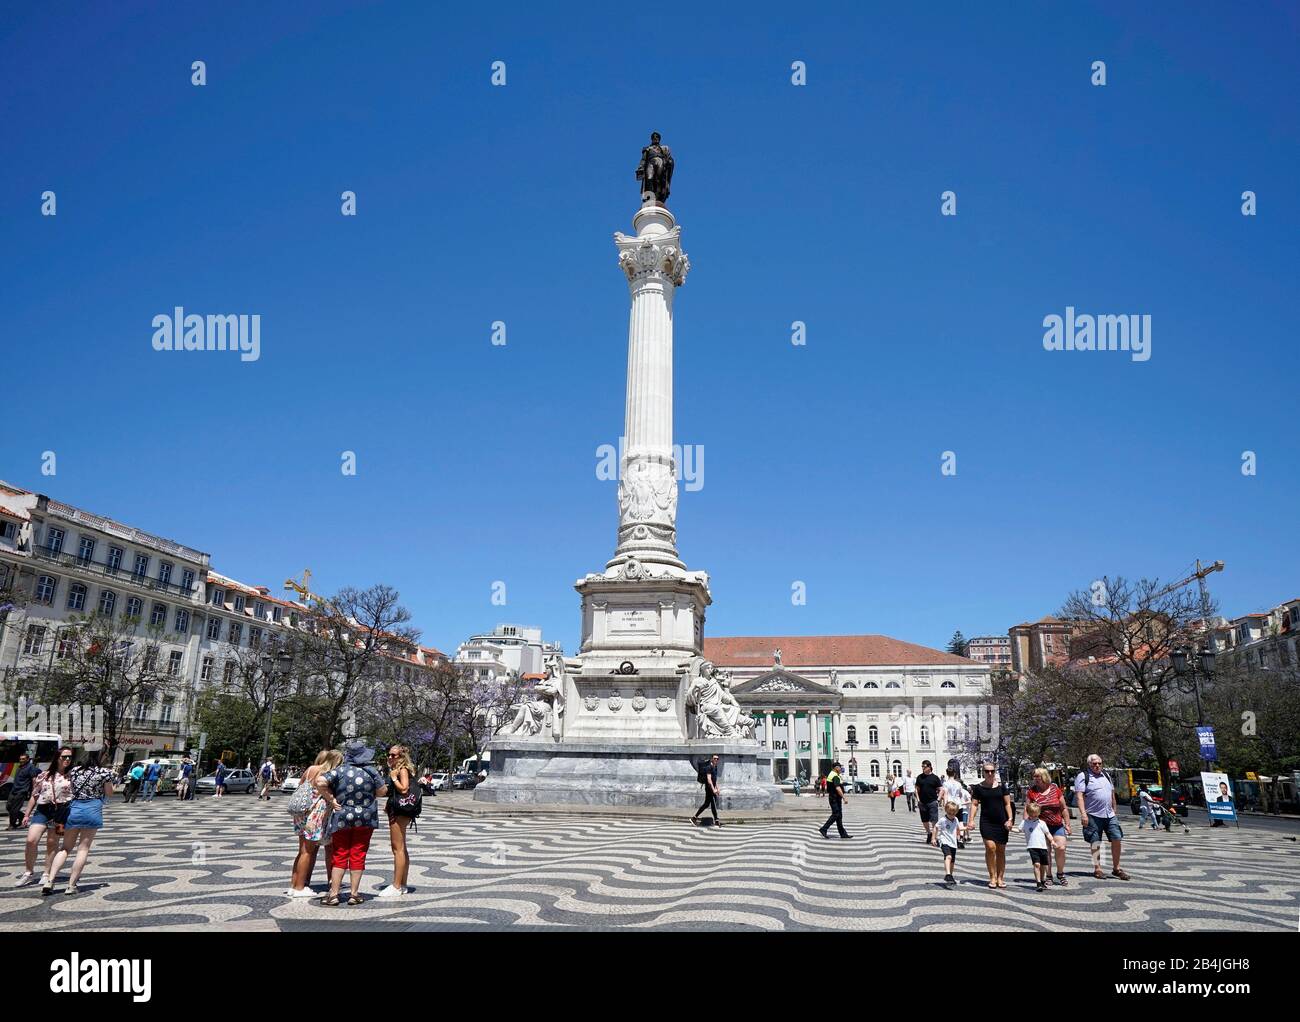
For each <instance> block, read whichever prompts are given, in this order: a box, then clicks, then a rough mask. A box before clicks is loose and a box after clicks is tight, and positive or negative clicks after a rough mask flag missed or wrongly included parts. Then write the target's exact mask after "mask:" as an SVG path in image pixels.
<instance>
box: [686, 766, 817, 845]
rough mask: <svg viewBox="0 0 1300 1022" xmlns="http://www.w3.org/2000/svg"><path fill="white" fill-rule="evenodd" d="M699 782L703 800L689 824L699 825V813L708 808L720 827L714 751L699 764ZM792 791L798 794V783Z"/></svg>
mask: <svg viewBox="0 0 1300 1022" xmlns="http://www.w3.org/2000/svg"><path fill="white" fill-rule="evenodd" d="M696 776H697V779H698V780H699V782H700V783H701V784H703V785H704V801H703V802H701V803H700V808H699V809H697V810H695V815H694V816H692V817H691V826H693V827H698V826H699V825H700V813H702V812H704V810H706V809H708V810H709V811H710V812H712V813H713V825H714V826H715V827H721V826H722V821H721V820H719V819H718V754H717V753H716V752H715V753H714V754H713V756H712V757H711V758H710V759H709V761H708V762H707V763H704V764H702V765H701V766H700V769H699V772H698V774H697V775H696ZM794 793H795V794H796V795H798V794H799V788H798V785H796V786H795V790H794Z"/></svg>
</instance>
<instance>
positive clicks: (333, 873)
mask: <svg viewBox="0 0 1300 1022" xmlns="http://www.w3.org/2000/svg"><path fill="white" fill-rule="evenodd" d="M374 758H375V750H374V749H373V748H372V747H371V746H369V745H367V744H366V743H365V742H362V741H351V742H348V744H347V745H345V746H344V747H343V762H342V763H340V764H339V765H338V766H337V767H335V768H334V769H333V770H328V771H326V772H325V773H323V774H321V775H320V776H319V777H317V778H316V782H315V783H316V790H317V791H318V792H320V793H321V795H322V796H323V797H324V798H325V799H326V801H328V802H329V805H330V809H331V810H333V813H334V815H333V817H332V818H331V820H330V835H331V837H330V889H329V893H328V894H327V895H325V897H323V898H321V904H322V905H337V904H338V903H339V888H340V887H342V886H343V874H344V873H345V872H347V873H350V874H351V880H350V881H349V884H350V887H349V890H350V897H349V898H348V904H349V905H360V904H361V874H362V873H363V872H364V871H365V868H366V850H367V849H368V848H369V847H370V838H371V836H372V835H373V834H374V833H375V828H376V827H378V826H379V806H378V803H377V802H376V801H375V800H376V799H379V798H383V797H384V796H385V795H387V794H388V786H387V784H386V783H385V781H384V778H383V776H382V775H381V774H380V773H379V771H378V770H376V769H375V768H374V767H373V766H372V765H371V764H372V762H373V761H374Z"/></svg>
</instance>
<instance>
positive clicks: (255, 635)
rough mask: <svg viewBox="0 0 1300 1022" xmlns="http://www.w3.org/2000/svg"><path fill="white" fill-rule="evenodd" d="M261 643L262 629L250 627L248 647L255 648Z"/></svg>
mask: <svg viewBox="0 0 1300 1022" xmlns="http://www.w3.org/2000/svg"><path fill="white" fill-rule="evenodd" d="M261 645H262V629H260V628H250V629H249V630H248V646H249V648H250V649H257V648H259V647H260V646H261Z"/></svg>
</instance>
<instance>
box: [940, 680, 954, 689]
mask: <svg viewBox="0 0 1300 1022" xmlns="http://www.w3.org/2000/svg"><path fill="white" fill-rule="evenodd" d="M939 687H940V688H956V687H957V686H956V685H954V684H953V683H952V682H951V681H945V682H944V683H943V684H942V685H940V686H939Z"/></svg>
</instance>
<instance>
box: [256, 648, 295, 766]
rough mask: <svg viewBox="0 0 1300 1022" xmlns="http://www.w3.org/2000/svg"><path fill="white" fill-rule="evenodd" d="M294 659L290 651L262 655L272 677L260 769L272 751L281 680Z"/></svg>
mask: <svg viewBox="0 0 1300 1022" xmlns="http://www.w3.org/2000/svg"><path fill="white" fill-rule="evenodd" d="M292 661H293V657H292V656H291V655H290V654H289V653H281V654H279V656H271V655H269V654H268V655H266V656H264V657H262V670H263V672H264V673H265V674H266V676H267V677H268V678H269V679H270V683H269V685H268V688H269V700H268V702H267V706H266V734H265V737H264V738H263V739H262V758H261V760H260V761H259V763H258V769H261V764H262V763H265V762H266V757H267V756H268V755H269V754H270V752H271V718H272V717H273V716H274V715H275V698H276V696H277V695H278V694H279V687H280V682H281V681H283V680H284V679H285V678H287V677H288V676H289V665H290V664H291V663H292ZM277 667H278V668H279V671H278V672H277V670H276V668H277Z"/></svg>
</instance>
